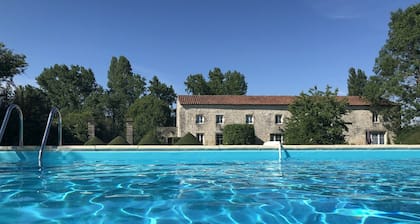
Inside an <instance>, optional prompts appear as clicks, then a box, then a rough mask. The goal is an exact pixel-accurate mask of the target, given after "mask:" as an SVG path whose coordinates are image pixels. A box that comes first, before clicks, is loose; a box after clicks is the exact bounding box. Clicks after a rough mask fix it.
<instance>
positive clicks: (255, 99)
mask: <svg viewBox="0 0 420 224" xmlns="http://www.w3.org/2000/svg"><path fill="white" fill-rule="evenodd" d="M345 98H347V100H348V103H349V105H351V106H368V105H370V104H369V102H367V101H365V100H363V99H362V98H361V97H358V96H339V97H338V99H340V100H341V99H345ZM295 99H296V96H244V95H192V96H191V95H180V96H178V100H179V103H180V104H182V105H289V104H291V103H293V101H294V100H295Z"/></svg>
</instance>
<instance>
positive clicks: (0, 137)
mask: <svg viewBox="0 0 420 224" xmlns="http://www.w3.org/2000/svg"><path fill="white" fill-rule="evenodd" d="M13 109H16V110H17V111H18V114H19V146H23V113H22V110H21V109H20V107H19V106H18V105H16V104H11V105H10V106H8V107H7V111H6V114H5V115H4V119H3V123H2V124H1V130H0V142H1V140H3V135H4V132H5V131H6V127H7V123H8V122H9V118H10V114H11V113H12V111H13Z"/></svg>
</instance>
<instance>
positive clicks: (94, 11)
mask: <svg viewBox="0 0 420 224" xmlns="http://www.w3.org/2000/svg"><path fill="white" fill-rule="evenodd" d="M417 3H420V1H418V0H417V1H413V0H153V1H152V0H150V1H146V0H36V1H34V0H1V1H0V8H1V9H2V10H1V13H0V42H3V43H4V44H5V45H6V48H9V49H11V50H12V51H13V52H14V53H18V54H24V55H26V61H27V63H28V64H29V65H28V68H27V69H26V71H25V73H24V74H21V75H18V76H16V77H15V83H16V84H18V85H27V84H30V85H34V86H38V85H37V84H36V80H35V78H36V77H37V76H39V75H40V74H41V72H42V71H43V70H44V68H49V67H51V66H53V65H55V64H66V65H80V66H84V67H85V68H90V69H92V71H93V72H94V74H95V78H96V81H97V82H98V83H99V84H100V85H101V86H103V87H104V88H107V81H108V80H107V73H108V69H109V64H110V61H111V58H112V57H113V56H115V57H119V56H125V57H127V58H128V60H129V61H130V63H131V66H132V69H133V72H134V73H136V74H140V75H141V76H143V77H145V78H146V80H147V81H148V80H150V79H151V78H152V77H153V76H155V75H156V76H157V77H158V78H159V79H160V81H161V82H163V83H165V84H167V85H172V86H173V88H174V89H175V92H176V93H177V94H178V95H183V94H187V93H186V91H185V84H184V82H185V80H186V78H187V76H188V75H191V74H198V73H200V74H203V75H204V76H205V77H206V78H207V75H208V72H209V71H210V70H212V69H213V68H215V67H219V68H220V69H221V70H222V71H223V72H226V71H228V70H231V71H233V70H236V71H238V72H240V73H242V74H243V75H244V76H245V79H246V81H247V84H248V91H247V95H298V94H300V93H301V92H302V91H303V92H307V91H308V90H309V89H310V88H312V87H314V86H317V87H318V88H319V89H325V87H326V86H327V85H329V86H331V87H332V88H334V89H335V88H338V89H339V94H340V95H346V94H347V78H348V70H349V68H350V67H355V68H360V69H362V70H364V71H365V73H366V75H368V76H370V75H373V71H372V69H373V66H374V63H375V58H376V57H377V56H378V52H379V50H380V49H381V47H382V46H383V45H384V43H385V41H386V39H387V33H388V30H389V29H388V23H389V21H390V15H391V12H393V11H396V10H398V9H405V8H407V7H409V6H410V5H413V4H417Z"/></svg>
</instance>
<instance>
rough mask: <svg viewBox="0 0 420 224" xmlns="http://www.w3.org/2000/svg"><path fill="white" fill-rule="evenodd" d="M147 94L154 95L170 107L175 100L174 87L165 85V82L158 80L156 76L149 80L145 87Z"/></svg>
mask: <svg viewBox="0 0 420 224" xmlns="http://www.w3.org/2000/svg"><path fill="white" fill-rule="evenodd" d="M147 89H148V91H149V95H152V96H155V97H157V98H159V99H161V100H162V101H164V102H166V104H168V106H169V107H171V106H172V105H173V104H174V103H175V102H176V94H175V90H174V88H173V87H172V85H171V86H167V85H166V84H165V83H162V82H160V80H159V78H158V77H157V76H153V78H152V79H151V80H150V81H149V87H148V88H147Z"/></svg>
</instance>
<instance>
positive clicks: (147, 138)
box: [139, 131, 162, 145]
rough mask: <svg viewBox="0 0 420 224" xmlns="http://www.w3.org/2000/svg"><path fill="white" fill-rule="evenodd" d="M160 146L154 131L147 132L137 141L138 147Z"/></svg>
mask: <svg viewBox="0 0 420 224" xmlns="http://www.w3.org/2000/svg"><path fill="white" fill-rule="evenodd" d="M160 144H162V143H161V142H160V141H159V138H158V136H157V134H156V131H149V132H148V133H147V134H146V135H144V136H143V138H142V139H141V140H140V141H139V145H160Z"/></svg>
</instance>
